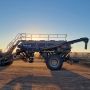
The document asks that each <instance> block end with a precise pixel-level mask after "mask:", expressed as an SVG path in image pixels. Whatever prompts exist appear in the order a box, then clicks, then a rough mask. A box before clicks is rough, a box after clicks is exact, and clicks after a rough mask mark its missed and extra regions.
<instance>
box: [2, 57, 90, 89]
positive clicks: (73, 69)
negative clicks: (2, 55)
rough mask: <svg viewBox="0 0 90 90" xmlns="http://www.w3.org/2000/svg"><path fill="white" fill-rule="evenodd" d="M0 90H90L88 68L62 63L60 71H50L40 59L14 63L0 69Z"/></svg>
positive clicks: (89, 70) (89, 71)
mask: <svg viewBox="0 0 90 90" xmlns="http://www.w3.org/2000/svg"><path fill="white" fill-rule="evenodd" d="M0 90H90V68H89V67H85V66H82V65H80V64H73V65H69V64H67V63H64V65H63V68H62V70H61V71H50V70H49V69H47V67H46V65H45V63H44V62H43V61H41V59H35V61H34V63H25V62H23V61H14V63H13V64H12V65H11V66H7V67H0Z"/></svg>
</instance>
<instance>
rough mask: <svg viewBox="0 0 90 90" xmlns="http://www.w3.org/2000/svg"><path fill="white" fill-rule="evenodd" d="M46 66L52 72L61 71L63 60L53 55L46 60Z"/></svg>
mask: <svg viewBox="0 0 90 90" xmlns="http://www.w3.org/2000/svg"><path fill="white" fill-rule="evenodd" d="M46 65H47V67H48V68H49V69H50V70H52V71H53V70H60V69H61V68H62V65H63V59H62V57H61V56H59V55H51V56H50V57H49V58H48V59H47V60H46Z"/></svg>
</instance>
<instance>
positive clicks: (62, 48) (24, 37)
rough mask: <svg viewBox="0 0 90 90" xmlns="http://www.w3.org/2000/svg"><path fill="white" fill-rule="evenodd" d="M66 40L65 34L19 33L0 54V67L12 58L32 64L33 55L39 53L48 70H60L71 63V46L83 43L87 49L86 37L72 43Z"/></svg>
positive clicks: (12, 59) (9, 63) (8, 63)
mask: <svg viewBox="0 0 90 90" xmlns="http://www.w3.org/2000/svg"><path fill="white" fill-rule="evenodd" d="M66 38H67V34H27V33H20V34H18V35H17V36H16V37H15V38H14V39H13V40H12V41H11V42H10V43H9V44H8V46H7V48H6V49H5V52H0V66H6V65H11V64H12V62H13V61H14V58H13V57H14V56H21V58H22V60H24V61H27V62H29V63H32V62H33V61H34V53H35V52H39V53H40V55H41V56H42V58H43V59H44V60H45V63H46V66H47V67H48V68H49V69H50V70H60V69H61V67H62V65H63V63H64V62H72V60H71V59H70V52H71V45H72V44H74V43H78V42H84V43H85V49H87V44H88V41H89V39H88V38H87V37H84V38H80V39H76V40H72V41H67V40H66ZM14 50H15V52H14V54H13V51H14ZM73 62H74V61H73Z"/></svg>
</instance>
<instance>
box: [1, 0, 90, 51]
mask: <svg viewBox="0 0 90 90" xmlns="http://www.w3.org/2000/svg"><path fill="white" fill-rule="evenodd" d="M22 32H26V33H45V34H46V33H49V34H52V33H56V34H58V33H59V34H62V33H65V34H68V38H67V40H72V39H77V38H81V37H89V38H90V0H0V48H5V46H6V45H7V43H9V42H10V41H11V40H12V38H14V37H15V35H16V34H17V33H22ZM83 47H84V45H83V43H78V44H75V45H73V51H81V52H82V51H86V50H84V49H83ZM87 51H88V52H90V43H89V47H88V50H87Z"/></svg>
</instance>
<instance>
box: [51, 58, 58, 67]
mask: <svg viewBox="0 0 90 90" xmlns="http://www.w3.org/2000/svg"><path fill="white" fill-rule="evenodd" d="M49 63H50V66H51V67H54V68H57V67H58V66H59V60H57V59H51V60H50V62H49Z"/></svg>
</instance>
